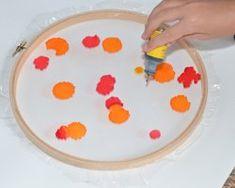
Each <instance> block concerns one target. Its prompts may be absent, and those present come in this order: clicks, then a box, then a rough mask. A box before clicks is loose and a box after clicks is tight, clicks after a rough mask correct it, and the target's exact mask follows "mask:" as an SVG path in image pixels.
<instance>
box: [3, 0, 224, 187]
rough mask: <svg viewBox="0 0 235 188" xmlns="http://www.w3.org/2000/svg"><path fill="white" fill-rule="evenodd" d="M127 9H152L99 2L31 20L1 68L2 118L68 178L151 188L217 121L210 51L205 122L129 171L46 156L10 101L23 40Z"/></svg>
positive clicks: (128, 3) (206, 59)
mask: <svg viewBox="0 0 235 188" xmlns="http://www.w3.org/2000/svg"><path fill="white" fill-rule="evenodd" d="M114 8H115V9H125V10H131V11H137V12H141V13H146V14H148V13H149V11H150V9H149V7H146V6H144V3H136V2H134V1H125V0H123V1H118V0H117V1H103V2H100V3H97V4H96V5H95V6H90V7H81V8H79V9H73V8H71V9H66V10H61V11H59V12H53V13H50V14H44V15H40V16H38V17H37V18H36V19H35V20H33V21H32V24H30V25H29V27H28V28H26V30H25V32H23V34H22V35H21V36H20V38H19V40H18V41H16V44H15V46H13V47H12V49H10V51H9V55H8V56H7V57H6V60H5V62H4V65H3V67H2V72H1V74H0V105H1V108H0V118H1V119H5V121H6V126H8V127H9V128H10V129H12V131H13V132H14V134H15V135H16V137H17V138H19V139H18V140H19V142H21V143H22V145H24V146H26V147H27V149H29V150H30V151H31V152H32V151H33V152H34V153H35V155H36V156H38V157H39V158H40V159H42V160H43V161H45V162H46V163H48V164H50V165H52V166H53V167H54V168H57V169H58V170H59V171H60V172H61V173H62V174H64V175H65V176H66V177H67V178H69V179H70V180H71V181H73V182H74V183H77V184H80V183H85V184H90V185H91V186H94V187H108V188H109V187H112V188H115V187H128V186H133V187H148V185H149V182H150V180H151V179H152V178H153V175H154V176H156V174H158V173H161V172H162V171H164V169H166V166H167V165H169V164H171V163H174V162H176V161H177V160H178V159H179V158H180V157H181V156H182V155H183V154H184V152H185V151H186V150H187V149H188V148H189V147H190V146H191V145H192V144H194V143H196V142H197V140H198V139H199V138H200V136H201V135H202V134H203V131H204V130H205V128H206V127H208V126H210V121H214V120H215V116H214V112H215V110H216V105H217V102H218V99H219V90H220V87H221V85H220V83H219V81H218V80H217V78H216V75H215V72H214V70H213V62H211V54H209V53H208V52H204V53H201V56H202V59H203V61H204V63H205V66H206V70H207V74H208V81H209V84H208V87H209V88H208V89H209V93H208V100H207V106H206V110H205V112H204V115H203V118H202V121H201V123H200V125H199V126H198V127H197V129H196V130H195V131H194V133H193V134H192V135H191V137H190V138H189V139H188V140H187V141H186V142H185V143H184V144H183V145H181V146H180V147H179V148H177V149H176V150H175V151H174V152H172V153H171V154H170V155H168V156H166V157H164V158H163V159H161V160H159V161H156V162H155V163H152V164H149V165H146V166H143V167H139V168H135V169H128V170H121V171H96V170H87V169H82V168H78V167H74V166H70V165H67V164H64V163H62V162H60V161H57V160H55V159H54V158H51V157H50V156H48V155H46V154H44V153H43V152H42V151H41V150H39V149H38V148H37V147H36V146H34V145H33V144H32V143H31V142H30V141H29V140H28V139H27V138H26V137H25V136H24V134H23V132H22V131H21V130H20V128H19V126H18V125H17V123H16V122H15V120H14V116H13V114H12V113H11V108H10V102H9V89H8V88H9V77H10V71H11V68H12V66H13V65H14V63H15V62H16V60H17V58H18V57H19V55H20V54H17V55H16V56H15V57H12V54H13V52H14V49H15V48H16V46H17V45H19V44H20V43H21V41H24V40H25V41H26V42H28V43H30V42H31V41H33V40H34V38H35V37H36V36H37V35H38V34H39V33H40V32H42V31H43V30H45V29H46V28H47V27H49V26H50V25H51V24H53V23H55V22H57V21H59V20H61V19H64V18H67V17H69V16H71V15H74V14H78V13H81V12H85V11H91V10H97V9H114Z"/></svg>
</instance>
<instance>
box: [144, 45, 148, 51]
mask: <svg viewBox="0 0 235 188" xmlns="http://www.w3.org/2000/svg"><path fill="white" fill-rule="evenodd" d="M143 51H144V52H147V51H148V44H144V45H143Z"/></svg>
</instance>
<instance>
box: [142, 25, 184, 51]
mask: <svg viewBox="0 0 235 188" xmlns="http://www.w3.org/2000/svg"><path fill="white" fill-rule="evenodd" d="M186 34H187V31H186V29H185V25H184V23H182V22H180V23H178V24H176V25H175V26H173V27H169V28H168V29H167V30H165V31H164V32H163V33H162V34H160V35H159V36H158V37H156V38H154V39H151V40H150V41H149V42H148V43H146V44H145V45H144V46H143V50H144V51H145V52H148V51H151V50H153V49H154V48H156V47H158V46H162V45H166V44H171V43H174V42H175V41H177V40H178V39H180V38H182V37H184V35H186Z"/></svg>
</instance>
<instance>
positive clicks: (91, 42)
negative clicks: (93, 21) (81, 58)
mask: <svg viewBox="0 0 235 188" xmlns="http://www.w3.org/2000/svg"><path fill="white" fill-rule="evenodd" d="M82 43H83V45H84V46H85V47H86V48H95V47H97V46H99V44H100V38H99V37H98V36H97V35H94V36H87V37H85V38H84V39H83V40H82Z"/></svg>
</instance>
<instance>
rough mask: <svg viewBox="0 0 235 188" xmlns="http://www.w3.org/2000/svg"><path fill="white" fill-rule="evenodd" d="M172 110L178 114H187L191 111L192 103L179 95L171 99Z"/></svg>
mask: <svg viewBox="0 0 235 188" xmlns="http://www.w3.org/2000/svg"><path fill="white" fill-rule="evenodd" d="M170 105H171V108H172V109H173V110H174V111H176V112H186V111H188V110H189V108H190V105H191V103H190V102H189V101H188V98H187V97H186V96H184V95H178V96H175V97H173V98H172V99H171V101H170Z"/></svg>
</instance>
